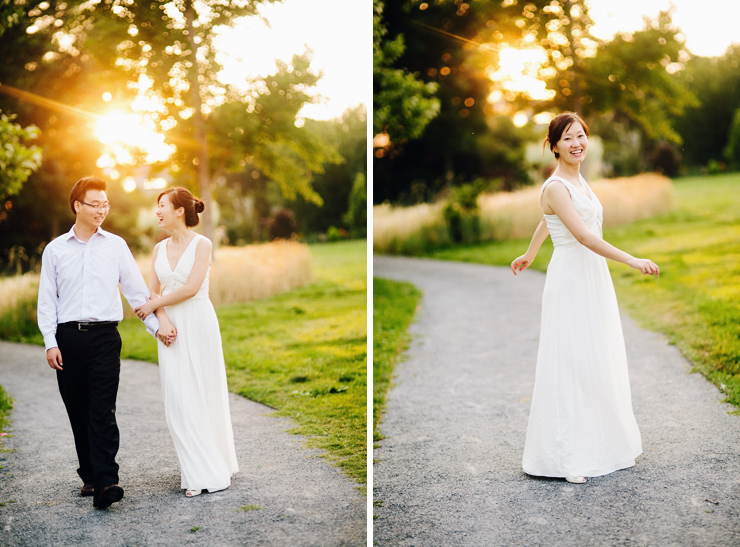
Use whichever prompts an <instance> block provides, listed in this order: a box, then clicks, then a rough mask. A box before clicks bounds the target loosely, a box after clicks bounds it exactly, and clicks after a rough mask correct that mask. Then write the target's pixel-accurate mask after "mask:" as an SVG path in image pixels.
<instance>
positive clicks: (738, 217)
mask: <svg viewBox="0 0 740 547" xmlns="http://www.w3.org/2000/svg"><path fill="white" fill-rule="evenodd" d="M674 198H675V210H674V211H673V212H671V213H668V214H665V215H662V216H659V217H654V218H651V219H647V220H641V221H638V222H634V223H631V224H627V225H623V226H618V227H612V228H608V229H605V230H604V238H605V239H606V240H607V241H609V242H610V243H612V244H614V245H616V246H617V247H619V248H622V249H624V250H625V251H627V252H629V253H630V254H632V255H635V256H639V257H645V258H650V259H652V260H653V261H655V262H656V263H657V264H658V266H660V270H661V273H660V278H659V279H654V278H648V277H644V276H642V275H641V274H640V273H639V272H637V271H636V270H633V269H631V268H628V267H627V266H625V265H623V264H619V263H616V262H611V261H610V263H609V267H610V269H611V271H612V278H613V279H614V285H615V287H616V290H617V295H618V297H619V303H620V305H621V306H622V307H623V308H624V309H626V310H627V311H628V312H629V313H630V315H631V316H632V317H633V318H634V319H635V320H636V321H637V322H638V323H639V324H641V325H642V326H644V327H647V328H650V329H653V330H657V331H659V332H662V333H664V334H666V335H667V336H668V338H669V340H670V341H671V342H672V343H674V344H676V345H677V346H678V347H679V348H680V349H681V351H682V352H683V353H684V354H685V355H686V356H687V357H688V358H689V359H691V361H692V362H693V363H694V365H695V369H696V370H697V371H700V372H701V373H702V374H704V375H705V376H706V377H707V378H708V379H709V380H710V381H712V382H713V383H714V384H715V385H717V386H718V387H719V388H720V389H721V390H722V391H723V392H724V393H725V394H726V395H727V399H728V400H729V401H730V402H732V403H733V404H735V405H737V406H740V174H737V173H735V174H728V175H712V176H703V177H690V178H682V179H677V180H675V181H674ZM528 243H529V241H528V240H517V241H501V242H493V243H486V244H480V245H474V246H467V247H458V248H450V249H445V250H439V251H435V252H432V253H430V254H429V256H432V257H435V258H441V259H447V260H461V261H468V262H479V263H484V264H497V265H508V264H510V263H511V261H512V260H513V259H514V258H516V257H517V256H519V255H520V254H522V253H524V252H525V251H526V249H527V245H528ZM551 255H552V244H551V243H550V240H549V238H548V240H547V242H546V243H545V245H543V248H542V250H541V251H540V254H539V255H538V257H537V260H536V261H535V263H534V265H533V267H534V268H536V269H539V270H542V271H544V270H545V269H546V267H547V263H548V262H549V259H550V256H551Z"/></svg>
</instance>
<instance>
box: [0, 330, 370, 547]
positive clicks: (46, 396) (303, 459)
mask: <svg viewBox="0 0 740 547" xmlns="http://www.w3.org/2000/svg"><path fill="white" fill-rule="evenodd" d="M0 385H3V386H5V388H6V389H7V390H8V392H9V393H10V394H11V396H12V397H14V398H15V408H14V410H13V414H12V428H13V431H12V433H13V435H14V437H11V438H8V437H6V439H7V440H6V441H5V442H4V446H3V448H10V449H14V451H13V452H10V453H0V466H2V467H3V469H2V470H0V503H4V504H5V505H4V506H0V545H2V546H19V545H30V546H37V545H38V546H40V545H54V546H67V545H69V546H72V545H74V546H77V545H83V544H90V545H105V546H106V547H108V546H123V545H125V546H151V545H183V544H199V545H208V546H220V545H224V546H226V545H228V546H234V545H248V546H252V545H270V546H273V545H274V546H288V545H289V546H322V547H323V546H350V545H352V546H361V545H365V542H366V536H367V533H366V531H367V528H366V526H367V524H366V522H367V521H366V501H365V498H364V497H363V496H362V494H361V493H360V492H359V491H358V490H357V489H356V484H355V483H354V482H352V481H351V480H350V479H348V478H346V477H345V476H343V475H341V474H340V473H339V471H338V470H337V469H336V468H334V467H331V466H330V465H329V464H328V463H327V462H326V461H325V460H323V459H322V458H319V457H317V454H318V452H317V451H315V450H309V449H306V448H304V439H303V438H302V437H298V436H295V435H291V434H289V433H287V430H288V429H289V428H290V427H291V426H292V424H291V422H290V421H289V420H287V419H284V418H278V417H276V416H271V414H273V411H271V410H270V409H269V408H267V407H265V406H262V405H259V404H257V403H254V402H252V401H249V400H247V399H244V398H242V397H238V396H236V395H233V394H231V395H230V404H231V416H232V420H233V426H234V436H235V441H236V450H237V458H238V460H239V466H240V468H241V471H240V472H239V473H238V474H237V475H236V479H235V481H234V483H233V484H232V486H231V487H230V488H229V489H228V490H224V491H222V492H217V493H214V494H203V495H201V496H199V497H197V498H193V499H187V498H185V496H184V494H183V491H182V490H180V469H179V466H178V463H177V458H176V455H175V450H174V446H173V445H172V440H171V438H170V435H169V431H168V430H167V423H166V422H165V418H164V404H163V403H162V397H161V392H160V381H159V370H158V369H157V367H156V366H155V365H152V364H148V363H142V362H137V361H124V362H123V365H122V369H121V386H120V390H119V394H118V409H117V416H118V424H119V428H120V430H121V449H120V451H119V453H118V463H119V464H120V466H121V470H120V478H121V485H122V486H123V487H124V489H125V497H124V499H123V500H122V501H121V502H120V503H116V504H114V505H113V506H112V507H111V508H110V509H108V510H98V509H94V508H93V506H92V498H82V497H80V495H79V489H80V486H81V481H80V480H79V478H78V477H77V473H76V472H75V470H76V469H77V462H76V457H75V452H74V443H73V440H72V431H71V429H70V426H69V421H68V419H67V415H66V413H65V410H64V406H63V404H62V400H61V397H60V396H59V392H58V391H57V386H56V379H55V377H54V373H53V372H52V370H51V369H50V368H49V366H48V365H47V364H46V359H45V356H44V350H43V348H40V347H35V346H25V345H21V344H11V343H4V342H2V343H0ZM10 500H14V503H10ZM248 505H253V506H259V507H261V509H254V510H249V511H244V510H242V509H241V508H242V507H243V506H248ZM195 527H198V529H197V530H195V531H192V530H193V529H194V528H195Z"/></svg>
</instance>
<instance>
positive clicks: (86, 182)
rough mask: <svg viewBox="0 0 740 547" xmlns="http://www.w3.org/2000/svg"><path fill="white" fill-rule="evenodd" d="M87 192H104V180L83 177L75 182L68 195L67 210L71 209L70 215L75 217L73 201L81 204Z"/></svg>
mask: <svg viewBox="0 0 740 547" xmlns="http://www.w3.org/2000/svg"><path fill="white" fill-rule="evenodd" d="M88 190H102V191H103V192H105V191H106V190H107V187H106V185H105V181H104V180H101V179H99V178H96V177H85V178H82V179H80V180H78V181H77V182H75V185H74V186H73V187H72V191H71V192H70V193H69V208H70V209H72V213H73V214H74V215H75V216H77V211H75V201H79V202H80V203H82V200H83V199H85V194H86V193H87V191H88Z"/></svg>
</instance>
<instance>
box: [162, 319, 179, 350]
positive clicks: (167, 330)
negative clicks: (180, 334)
mask: <svg viewBox="0 0 740 547" xmlns="http://www.w3.org/2000/svg"><path fill="white" fill-rule="evenodd" d="M157 338H159V340H160V341H161V342H162V343H163V344H164V345H165V346H167V347H170V346H171V345H172V344H173V343H174V342H175V338H177V329H176V328H175V327H174V326H173V325H172V323H170V322H169V320H167V319H160V321H159V330H158V331H157Z"/></svg>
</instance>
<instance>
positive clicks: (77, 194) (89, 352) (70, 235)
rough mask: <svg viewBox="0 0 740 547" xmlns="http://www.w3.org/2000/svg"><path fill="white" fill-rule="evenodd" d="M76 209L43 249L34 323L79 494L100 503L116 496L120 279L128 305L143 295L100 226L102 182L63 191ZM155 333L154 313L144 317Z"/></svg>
mask: <svg viewBox="0 0 740 547" xmlns="http://www.w3.org/2000/svg"><path fill="white" fill-rule="evenodd" d="M69 206H70V207H71V209H72V212H73V213H74V214H75V216H76V220H75V224H74V226H72V229H71V230H70V231H69V232H67V233H66V234H64V235H62V236H59V237H57V238H56V239H54V240H53V241H52V242H51V243H49V244H48V245H47V246H46V248H45V249H44V253H43V256H42V263H41V280H40V283H39V299H38V309H37V312H38V323H39V328H40V330H41V334H43V336H44V344H45V346H46V360H47V361H48V363H49V366H50V367H51V368H53V369H55V370H56V374H57V383H58V384H59V392H60V393H61V395H62V400H63V401H64V406H65V407H66V409H67V415H68V416H69V421H70V423H71V425H72V433H73V435H74V440H75V448H76V450H77V458H78V460H79V464H80V467H79V469H78V470H77V473H78V474H79V475H80V478H81V479H82V481H83V483H84V486H83V487H82V489H81V494H82V495H83V496H93V505H94V506H95V507H97V508H101V509H104V508H106V507H109V506H110V505H111V504H113V503H115V502H117V501H120V500H121V499H122V498H123V488H121V487H120V486H119V484H118V464H117V463H116V461H115V457H116V453H117V452H118V445H119V433H118V425H117V424H116V415H115V412H116V396H117V394H118V380H119V373H120V368H121V361H120V356H121V337H120V335H119V334H118V328H117V325H118V322H119V321H121V320H122V319H123V307H122V305H121V298H120V296H119V292H118V285H119V283H120V285H121V290H122V291H123V294H124V296H125V297H126V300H128V302H129V304H130V305H131V307H132V308H135V307H136V306H140V305H142V304H144V303H145V302H146V300H147V299H148V298H149V291H148V289H147V286H146V283H145V282H144V279H143V278H142V276H141V273H140V272H139V269H138V267H137V266H136V262H135V261H134V257H133V256H132V255H131V251H130V250H129V248H128V245H126V242H125V241H124V240H123V239H122V238H120V237H118V236H116V235H113V234H111V233H109V232H106V231H103V230H101V228H100V225H101V224H102V223H103V221H104V220H105V217H106V216H107V215H108V211H109V210H110V205H109V204H108V196H107V194H106V185H105V182H104V181H102V180H100V179H96V178H94V177H86V178H83V179H81V180H79V181H77V183H76V184H75V185H74V187H73V188H72V191H71V192H70V194H69ZM144 323H145V324H146V329H147V331H149V332H150V333H151V334H153V335H156V334H157V331H158V329H159V321H158V320H157V318H156V316H155V315H154V314H152V315H150V316H149V317H147V319H146V320H145V321H144Z"/></svg>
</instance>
